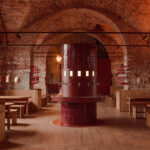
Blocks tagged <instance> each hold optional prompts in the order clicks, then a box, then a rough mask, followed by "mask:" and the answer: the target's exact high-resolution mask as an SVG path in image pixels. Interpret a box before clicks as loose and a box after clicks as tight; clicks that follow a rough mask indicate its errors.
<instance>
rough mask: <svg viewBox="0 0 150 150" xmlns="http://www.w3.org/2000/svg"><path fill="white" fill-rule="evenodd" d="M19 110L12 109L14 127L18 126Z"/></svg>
mask: <svg viewBox="0 0 150 150" xmlns="http://www.w3.org/2000/svg"><path fill="white" fill-rule="evenodd" d="M17 112H18V110H17V109H10V115H11V117H12V125H16V124H17Z"/></svg>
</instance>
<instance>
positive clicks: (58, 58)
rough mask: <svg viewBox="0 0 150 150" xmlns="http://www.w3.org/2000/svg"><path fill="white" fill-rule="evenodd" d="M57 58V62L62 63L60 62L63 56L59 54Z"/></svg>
mask: <svg viewBox="0 0 150 150" xmlns="http://www.w3.org/2000/svg"><path fill="white" fill-rule="evenodd" d="M56 60H57V62H59V63H60V62H61V61H62V57H61V56H60V55H57V56H56Z"/></svg>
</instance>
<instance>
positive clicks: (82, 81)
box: [58, 44, 97, 125]
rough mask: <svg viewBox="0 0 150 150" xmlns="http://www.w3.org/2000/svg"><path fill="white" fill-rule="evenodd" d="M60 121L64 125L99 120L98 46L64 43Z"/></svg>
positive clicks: (91, 122)
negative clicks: (97, 96)
mask: <svg viewBox="0 0 150 150" xmlns="http://www.w3.org/2000/svg"><path fill="white" fill-rule="evenodd" d="M62 56H63V60H62V68H61V74H62V78H61V79H62V91H61V93H62V95H61V97H59V98H58V101H60V102H61V121H62V124H63V125H92V124H95V123H96V100H97V98H96V74H97V73H96V70H97V69H96V64H97V63H96V62H97V61H96V59H97V50H96V46H95V45H92V44H64V45H63V46H62Z"/></svg>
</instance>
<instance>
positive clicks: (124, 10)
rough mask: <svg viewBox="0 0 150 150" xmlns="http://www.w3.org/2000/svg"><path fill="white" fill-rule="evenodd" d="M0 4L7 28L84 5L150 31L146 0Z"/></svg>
mask: <svg viewBox="0 0 150 150" xmlns="http://www.w3.org/2000/svg"><path fill="white" fill-rule="evenodd" d="M0 7H1V8H0V10H1V14H2V17H3V19H4V22H5V26H6V27H7V29H8V30H20V29H21V28H23V27H25V26H27V25H29V24H31V23H32V22H34V21H35V20H37V19H39V18H41V17H42V16H44V15H49V16H51V15H53V14H54V13H57V12H58V11H60V10H64V9H70V8H87V9H92V10H96V11H98V12H99V13H102V14H104V15H106V16H107V17H108V18H110V19H112V20H113V21H114V22H117V19H118V20H119V19H121V20H122V21H124V22H125V23H127V24H128V25H129V26H132V27H134V28H135V29H136V30H139V31H150V25H149V24H150V21H149V20H150V19H149V18H150V1H149V0H0ZM49 19H50V18H49Z"/></svg>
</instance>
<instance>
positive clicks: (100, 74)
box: [97, 58, 112, 95]
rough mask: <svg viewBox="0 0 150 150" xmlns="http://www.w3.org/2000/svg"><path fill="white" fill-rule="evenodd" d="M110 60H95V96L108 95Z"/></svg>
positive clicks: (110, 81)
mask: <svg viewBox="0 0 150 150" xmlns="http://www.w3.org/2000/svg"><path fill="white" fill-rule="evenodd" d="M111 78H112V77H111V60H110V59H108V58H98V59H97V94H102V95H110V86H111V84H112V79H111Z"/></svg>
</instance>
